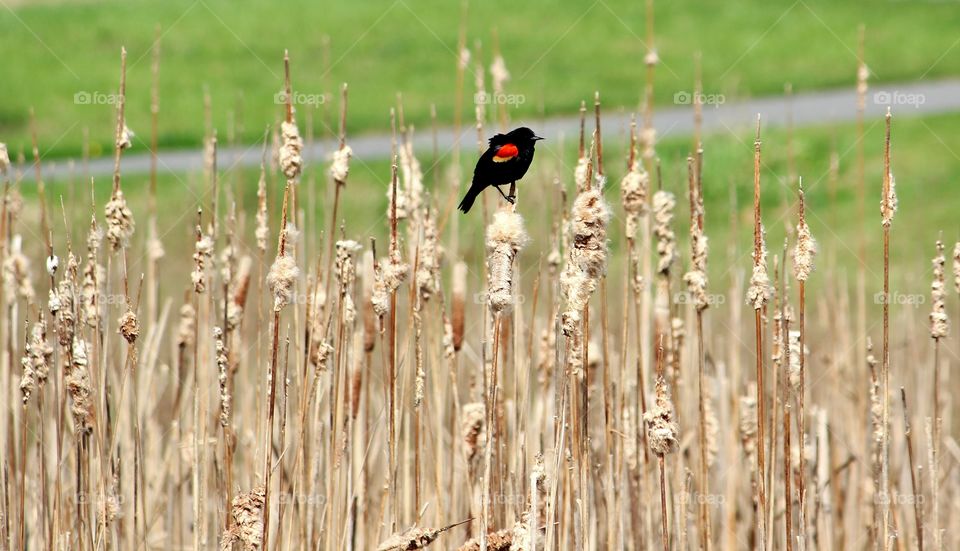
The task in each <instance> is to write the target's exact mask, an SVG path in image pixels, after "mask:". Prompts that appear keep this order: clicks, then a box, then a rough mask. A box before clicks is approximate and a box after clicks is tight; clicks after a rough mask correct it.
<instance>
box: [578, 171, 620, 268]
mask: <svg viewBox="0 0 960 551" xmlns="http://www.w3.org/2000/svg"><path fill="white" fill-rule="evenodd" d="M571 215H572V216H571V220H570V228H571V231H572V233H573V247H572V248H571V250H570V257H571V260H572V261H573V263H574V264H576V265H577V267H578V268H579V269H580V270H581V271H583V272H584V273H585V274H587V275H588V276H590V277H591V278H593V279H599V278H600V277H602V276H603V275H604V274H605V273H606V271H607V222H609V220H610V207H609V206H608V205H607V202H606V201H605V200H604V199H603V194H602V189H601V188H600V186H599V185H597V186H594V187H591V188H590V189H589V190H586V191H583V192H581V193H580V194H579V195H577V198H576V199H575V200H574V202H573V209H572V210H571Z"/></svg>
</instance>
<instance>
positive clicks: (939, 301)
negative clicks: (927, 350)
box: [930, 239, 950, 339]
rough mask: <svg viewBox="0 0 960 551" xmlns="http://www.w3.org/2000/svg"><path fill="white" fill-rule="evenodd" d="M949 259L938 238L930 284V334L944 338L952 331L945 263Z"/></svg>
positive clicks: (936, 337)
mask: <svg viewBox="0 0 960 551" xmlns="http://www.w3.org/2000/svg"><path fill="white" fill-rule="evenodd" d="M946 262H947V259H946V258H945V257H944V255H943V242H942V241H940V240H939V239H938V240H937V256H935V257H933V283H931V284H930V302H931V303H932V310H931V312H930V336H931V337H932V338H934V339H942V338H944V337H946V336H947V334H948V333H949V332H950V320H949V318H948V317H947V307H946V299H947V284H946V277H945V275H946V274H945V265H946Z"/></svg>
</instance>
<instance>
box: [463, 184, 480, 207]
mask: <svg viewBox="0 0 960 551" xmlns="http://www.w3.org/2000/svg"><path fill="white" fill-rule="evenodd" d="M481 191H483V187H481V186H478V185H477V184H473V185H471V186H470V189H468V190H467V194H466V195H464V196H463V200H462V201H460V205H459V206H458V207H457V208H458V209H460V210H461V211H463V213H464V214H466V213H467V212H469V211H470V207H472V206H473V202H474V201H475V200H476V199H477V196H478V195H480V192H481Z"/></svg>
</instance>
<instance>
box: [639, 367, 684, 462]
mask: <svg viewBox="0 0 960 551" xmlns="http://www.w3.org/2000/svg"><path fill="white" fill-rule="evenodd" d="M673 412H674V409H673V401H672V400H671V399H670V389H669V388H667V382H666V380H665V379H664V378H663V375H658V376H657V383H656V401H655V402H654V404H653V407H652V408H651V409H650V410H649V411H647V412H646V413H645V414H644V417H643V420H644V422H645V423H646V424H647V442H648V444H649V446H650V451H652V452H653V453H655V454H657V455H659V456H664V455H667V454H668V453H673V452H675V451H677V448H678V446H679V441H678V440H677V432H678V431H679V428H678V427H677V423H676V421H674V419H673Z"/></svg>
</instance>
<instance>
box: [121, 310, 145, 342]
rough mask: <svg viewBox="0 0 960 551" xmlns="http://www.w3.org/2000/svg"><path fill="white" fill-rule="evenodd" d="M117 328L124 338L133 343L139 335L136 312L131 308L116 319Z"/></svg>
mask: <svg viewBox="0 0 960 551" xmlns="http://www.w3.org/2000/svg"><path fill="white" fill-rule="evenodd" d="M117 324H118V325H119V328H118V329H117V331H118V332H119V333H120V335H122V336H123V338H124V340H126V341H127V342H128V343H130V344H133V343H134V342H136V340H137V337H139V336H140V322H139V321H138V320H137V314H135V313H134V312H133V310H127V311H126V312H124V313H123V315H122V316H120V319H119V320H118V321H117Z"/></svg>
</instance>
